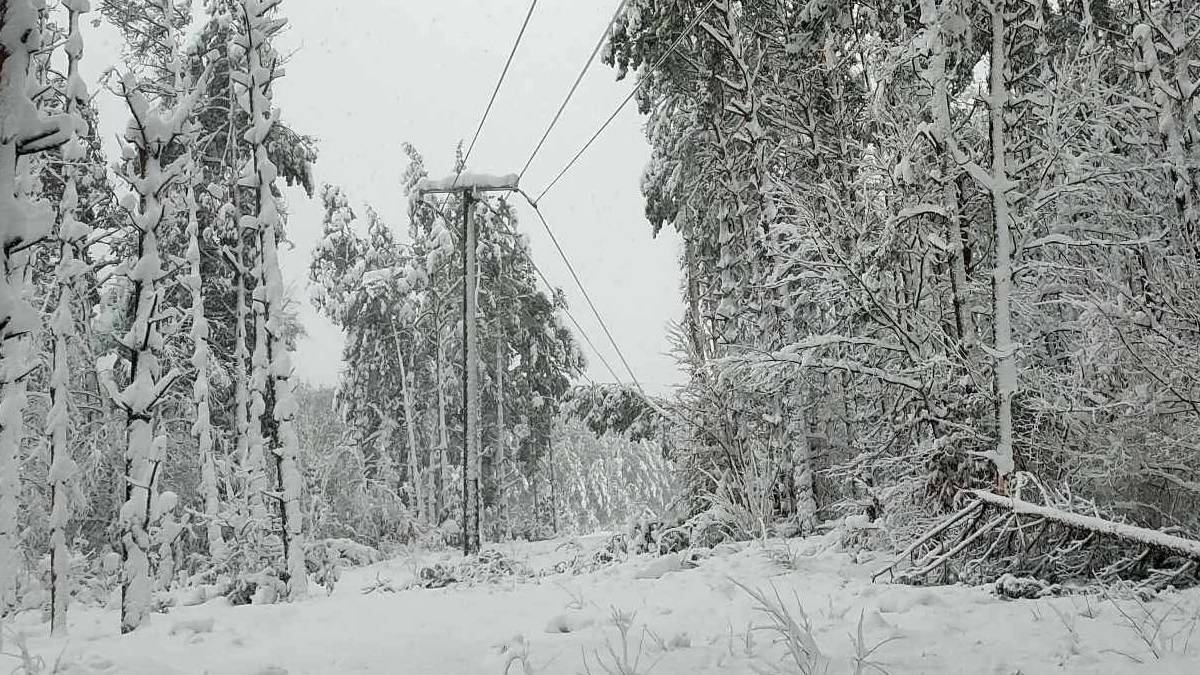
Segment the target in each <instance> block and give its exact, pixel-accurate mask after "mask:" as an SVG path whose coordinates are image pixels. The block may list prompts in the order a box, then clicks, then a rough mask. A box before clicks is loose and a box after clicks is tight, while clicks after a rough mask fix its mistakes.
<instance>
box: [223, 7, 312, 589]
mask: <svg viewBox="0 0 1200 675" xmlns="http://www.w3.org/2000/svg"><path fill="white" fill-rule="evenodd" d="M280 2H281V0H241V1H240V9H241V14H242V28H243V32H242V33H241V34H239V35H238V36H237V38H236V39H237V41H238V46H239V47H240V48H241V49H242V51H243V52H244V53H245V54H246V60H245V65H246V70H245V71H244V72H241V73H239V74H238V77H239V79H240V83H241V84H242V86H243V87H245V89H246V91H245V94H246V95H245V97H244V98H243V99H241V100H243V102H244V108H245V112H246V113H248V114H249V116H250V124H249V128H248V129H246V131H245V134H244V139H245V140H246V141H247V143H248V145H249V147H250V148H251V157H250V160H249V161H248V163H247V166H246V169H245V170H244V171H243V172H242V176H243V179H242V184H243V185H245V186H246V187H250V188H252V189H253V191H254V194H255V204H254V213H253V215H248V216H245V217H244V218H243V223H244V225H245V227H246V229H248V230H251V231H254V232H257V234H258V245H259V251H258V253H259V257H258V260H257V261H256V262H257V266H256V270H257V277H258V283H259V286H258V288H257V289H256V291H255V296H256V297H255V325H256V328H255V332H256V344H255V349H254V355H253V357H252V361H251V363H252V367H253V368H254V369H255V370H256V371H257V372H258V373H259V374H258V375H256V376H255V377H254V378H252V379H253V380H255V384H256V385H257V389H258V390H257V391H255V392H254V393H253V395H252V396H253V401H252V403H251V417H252V419H251V424H252V425H253V424H254V423H255V421H257V422H258V423H260V424H261V428H262V431H263V444H264V447H265V450H267V451H269V452H270V453H271V456H272V457H273V458H274V467H273V469H274V471H273V472H272V473H273V474H274V475H273V478H274V484H275V491H274V492H275V494H274V497H275V498H276V499H277V500H278V502H279V516H280V525H281V536H282V540H283V542H282V543H283V556H284V565H283V568H284V569H283V575H282V576H284V577H286V581H287V589H288V596H289V597H290V598H292V599H299V598H302V597H304V596H305V595H306V594H307V593H308V573H307V570H306V567H305V557H304V527H303V513H302V510H301V507H300V496H301V492H302V487H303V477H302V476H301V474H300V469H299V466H298V465H297V456H298V454H299V442H298V439H297V436H296V430H295V416H296V402H295V398H294V392H293V385H294V383H293V380H292V377H293V368H292V364H291V357H290V355H289V354H288V349H287V344H286V342H285V339H284V320H283V308H284V286H283V275H282V273H281V271H280V267H279V250H278V236H279V230H280V229H281V228H282V225H283V221H282V216H281V214H280V212H279V205H278V203H277V202H276V199H275V196H274V194H273V193H272V189H273V186H274V184H275V180H276V178H277V177H278V174H279V172H278V169H277V167H276V166H275V164H274V163H273V162H272V161H271V158H270V156H269V154H268V151H267V137H268V136H269V134H270V132H271V129H272V128H273V127H274V126H275V123H276V122H277V121H278V119H279V110H278V109H275V108H272V106H271V103H272V84H273V82H274V80H275V79H276V78H277V77H279V76H280V75H281V74H282V73H281V71H280V70H279V57H278V55H277V54H276V53H275V51H274V49H273V48H272V47H271V44H270V40H271V38H272V37H273V36H274V35H276V34H277V33H278V32H279V31H280V30H281V29H282V28H283V27H284V26H285V25H286V20H285V19H282V18H279V17H277V16H275V11H276V10H277V9H278V6H279V4H280ZM239 98H240V97H239ZM264 374H265V380H264V378H263V375H264ZM251 450H252V451H253V448H252V449H251Z"/></svg>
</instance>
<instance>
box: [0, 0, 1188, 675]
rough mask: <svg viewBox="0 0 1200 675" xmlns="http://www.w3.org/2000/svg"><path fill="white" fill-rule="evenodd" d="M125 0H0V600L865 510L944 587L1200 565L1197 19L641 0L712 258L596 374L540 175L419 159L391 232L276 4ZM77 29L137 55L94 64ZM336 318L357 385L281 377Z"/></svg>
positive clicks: (414, 153)
mask: <svg viewBox="0 0 1200 675" xmlns="http://www.w3.org/2000/svg"><path fill="white" fill-rule="evenodd" d="M96 5H97V6H95V7H93V6H91V3H89V2H88V0H62V1H61V2H49V1H47V0H0V17H2V20H3V23H2V24H0V256H2V258H0V272H2V273H0V617H11V616H16V615H17V614H20V613H21V612H28V611H37V612H41V613H43V614H44V615H45V618H46V620H47V621H49V622H50V625H51V626H52V628H53V631H54V632H56V633H58V632H60V631H61V630H65V627H66V616H67V613H68V611H69V609H68V608H69V605H71V604H75V603H78V604H83V605H99V606H104V605H105V604H107V603H116V605H115V606H117V607H119V610H120V629H121V631H122V632H123V633H127V632H133V631H135V630H137V629H139V627H141V626H143V625H144V624H145V623H146V622H147V620H148V617H149V616H150V615H151V614H153V613H155V612H162V611H166V610H167V607H168V606H169V605H170V603H171V600H170V598H171V597H172V593H175V592H177V591H179V590H180V589H187V588H200V587H203V588H205V589H208V590H205V591H204V593H211V594H213V595H215V596H220V597H225V598H228V599H229V600H230V602H232V603H233V604H247V603H255V604H272V603H276V602H282V601H298V600H300V599H302V598H304V597H306V596H308V595H310V594H311V593H313V592H314V588H315V586H316V585H318V584H319V585H323V586H326V587H327V590H328V591H329V592H332V589H333V585H334V582H335V581H336V580H337V577H338V573H337V569H338V568H340V567H343V566H349V565H357V564H364V563H365V562H377V561H378V560H380V559H381V558H382V557H384V556H386V555H390V554H392V553H395V552H396V551H400V550H414V549H420V550H432V551H442V550H447V549H448V548H450V547H456V548H461V549H462V551H463V554H464V555H465V556H468V557H470V556H475V559H476V560H484V561H491V562H489V563H488V564H494V561H495V555H498V554H496V553H494V550H493V551H491V552H489V548H488V547H489V545H492V544H496V543H500V542H512V541H516V540H522V541H540V540H547V539H552V538H554V537H557V536H560V535H563V534H581V535H582V534H587V533H591V532H596V531H625V533H624V534H620V535H617V536H615V537H614V538H613V540H612V541H611V542H610V543H609V545H608V555H609V556H610V558H611V559H613V560H615V559H616V558H617V557H619V556H620V555H636V554H638V553H641V552H646V551H649V552H651V553H653V554H655V555H667V554H673V553H679V552H680V551H689V552H694V551H695V550H697V549H703V550H706V551H707V550H711V549H713V547H716V546H718V545H720V544H721V543H723V542H739V541H748V540H760V541H765V540H767V539H772V538H785V539H786V538H795V537H800V536H810V535H821V534H822V533H826V532H829V531H831V530H836V531H838V532H840V533H841V534H840V535H839V536H840V537H841V542H842V543H843V544H844V545H846V546H848V547H851V548H870V549H878V550H881V551H889V552H897V551H902V552H903V553H902V554H901V555H899V556H897V557H896V561H895V562H893V563H891V564H890V565H889V567H888V568H887V569H886V571H888V572H892V573H893V574H896V575H899V578H900V580H902V581H908V582H912V583H919V584H920V583H932V582H936V581H938V580H941V581H964V582H968V583H991V582H995V581H996V580H997V579H999V578H1002V577H1003V576H1004V575H1010V576H1011V575H1018V576H1020V577H1021V578H1028V579H1033V580H1035V581H1036V583H1038V584H1041V585H1042V586H1041V587H1048V585H1050V584H1078V585H1080V586H1090V585H1094V584H1100V585H1105V584H1109V585H1111V584H1113V583H1117V582H1122V583H1125V582H1130V583H1134V584H1137V585H1139V586H1140V587H1143V588H1151V589H1154V590H1160V589H1163V588H1167V587H1169V586H1172V587H1181V586H1189V585H1193V584H1194V583H1195V582H1196V581H1197V579H1200V568H1198V564H1200V544H1198V543H1196V542H1197V540H1198V539H1200V520H1198V516H1197V513H1198V510H1197V507H1198V506H1200V438H1198V437H1197V434H1196V430H1197V429H1198V428H1200V360H1198V356H1197V354H1198V353H1200V351H1198V350H1200V159H1198V158H1200V4H1197V3H1194V2H1183V1H1179V0H1057V1H1055V0H987V1H983V2H974V1H971V0H902V1H899V2H871V1H866V0H863V1H859V0H846V1H845V2H835V1H826V0H806V1H798V2H792V1H784V0H771V1H762V2H737V1H735V0H625V1H624V2H621V3H620V6H619V7H618V10H617V13H616V15H615V17H614V19H613V22H612V24H611V25H610V26H609V29H608V31H607V32H606V33H605V38H604V39H603V41H602V43H601V44H602V49H601V50H599V51H598V54H599V56H600V59H601V60H602V61H603V62H604V63H605V64H606V65H607V66H609V67H610V68H611V70H610V71H609V72H608V74H609V75H613V76H615V77H616V78H617V79H618V80H626V79H628V80H631V81H632V82H633V84H632V86H633V87H634V89H633V92H634V95H633V96H632V97H631V100H632V101H636V103H637V105H638V108H639V112H640V114H641V116H642V119H643V121H644V125H645V126H644V128H645V133H646V138H647V141H648V143H649V146H650V149H651V160H650V162H649V164H648V165H647V167H646V169H645V172H644V175H643V177H642V182H641V185H642V196H643V197H644V203H645V216H646V219H647V221H648V225H649V228H648V229H649V232H648V234H649V235H653V236H658V235H659V234H661V233H662V232H664V231H666V230H668V229H669V230H673V231H674V232H675V233H677V234H678V236H679V237H680V238H681V240H682V242H683V246H682V250H681V254H680V256H679V260H678V262H679V271H680V278H681V284H680V288H679V292H680V294H681V296H682V299H683V307H684V313H683V315H682V316H679V317H664V318H663V321H664V324H667V323H668V322H670V326H671V338H672V341H673V345H674V350H675V351H674V356H675V358H676V359H677V361H678V363H679V366H680V369H681V371H682V378H683V381H682V383H681V384H680V385H679V386H678V387H676V388H675V389H674V390H673V391H671V392H670V393H669V394H666V395H650V394H648V393H647V392H646V391H644V390H643V389H642V388H641V386H640V385H639V384H638V383H637V382H636V380H635V381H633V382H628V383H620V382H596V381H592V380H591V379H590V378H589V377H588V376H587V374H586V373H587V372H588V371H587V360H586V359H585V349H584V347H585V342H587V341H588V340H587V336H586V335H583V334H580V331H579V328H578V324H576V323H575V319H574V317H573V316H571V314H570V308H569V307H568V306H567V300H566V297H567V296H566V294H565V293H564V292H563V291H562V290H560V289H558V288H555V287H554V286H553V285H552V284H550V282H549V281H547V280H546V278H545V277H544V276H543V274H542V271H541V270H540V269H539V268H538V266H537V264H536V263H535V262H534V255H533V249H532V245H531V243H530V239H529V237H528V235H527V234H526V233H525V232H524V231H523V229H522V228H523V223H522V222H521V219H520V218H519V217H518V212H519V208H524V206H525V204H524V202H528V203H529V205H530V206H532V208H533V209H534V210H535V211H536V209H537V206H538V205H537V203H536V201H535V200H533V199H530V198H529V197H528V195H526V194H525V193H523V192H519V191H514V192H512V193H511V194H501V193H491V192H489V193H486V194H485V193H482V192H474V193H473V192H471V189H472V188H470V186H468V189H467V191H466V192H464V191H462V190H460V191H458V192H454V191H453V190H450V191H449V194H437V195H432V194H428V192H429V190H428V187H429V186H430V185H432V184H435V183H436V181H432V182H431V180H430V179H431V178H432V179H440V178H442V177H441V176H430V175H429V171H428V170H427V168H426V161H425V158H424V156H423V155H422V154H421V151H420V150H419V149H418V147H417V146H416V145H405V146H404V147H403V148H402V149H401V153H400V154H401V155H402V157H403V159H402V161H401V162H400V163H399V167H398V168H397V169H396V171H395V173H396V174H397V175H396V182H397V185H398V190H399V191H400V192H402V193H403V195H404V198H405V203H406V205H407V213H406V216H407V218H406V222H399V223H395V222H392V223H389V222H385V221H384V218H383V217H382V216H381V215H379V213H377V212H376V211H375V210H374V209H372V208H370V207H365V208H362V207H358V206H356V204H357V202H355V201H354V200H353V197H352V195H349V194H347V192H346V191H345V190H343V189H342V188H341V187H338V186H336V185H328V184H324V185H322V184H318V183H317V181H316V180H315V179H314V175H315V174H314V165H316V163H317V162H318V154H319V152H318V151H319V149H320V148H319V146H320V144H319V142H318V140H317V137H318V136H319V134H320V131H321V130H320V129H294V128H292V126H290V125H289V123H288V119H287V111H286V110H283V111H281V110H280V108H279V107H278V106H277V105H276V103H275V99H274V87H275V84H276V82H277V81H279V79H280V78H284V77H286V76H287V71H286V68H285V65H286V58H285V57H284V55H282V54H281V53H280V52H279V51H278V47H277V40H278V37H279V35H280V34H281V32H282V31H284V30H285V29H286V26H287V21H286V18H285V14H286V6H285V3H283V2H281V0H207V1H206V2H204V3H195V4H193V3H192V2H191V1H190V0H184V1H183V2H178V1H176V0H101V1H99V2H98V3H96ZM535 5H536V3H535ZM531 14H532V10H531ZM92 15H97V16H98V19H97V20H100V19H102V20H103V21H105V22H107V23H108V24H111V25H112V26H115V27H116V28H117V29H118V30H119V32H120V34H121V37H122V39H123V41H124V58H123V62H122V63H120V64H116V65H115V66H114V67H113V68H111V69H110V70H108V71H106V74H105V76H104V78H103V79H102V81H100V82H98V83H88V82H85V81H84V78H83V77H82V76H81V75H80V64H81V62H82V61H83V60H84V59H85V58H87V56H86V52H87V50H86V47H87V45H86V44H85V39H84V31H82V30H81V22H86V21H89V20H90V17H91V16H92ZM526 21H527V22H528V18H527V19H526ZM518 43H519V40H518ZM514 50H515V48H514ZM590 64H591V62H590V61H589V65H590ZM506 72H507V68H506ZM585 72H586V68H585ZM581 77H582V76H581ZM576 86H578V82H576ZM572 93H574V90H572ZM101 95H103V96H111V97H115V98H116V99H119V100H120V101H121V102H122V103H123V106H124V111H123V114H125V115H126V116H127V123H124V122H123V124H124V127H123V132H122V134H121V136H120V138H119V142H118V148H119V150H118V152H119V154H118V155H117V156H113V157H110V156H107V155H108V154H110V152H108V151H106V148H107V147H108V146H107V145H106V143H107V142H108V141H106V140H105V139H103V138H102V137H101V133H100V120H99V115H100V112H99V107H98V105H97V103H96V101H97V97H98V96H101ZM569 99H570V96H568V100H569ZM565 107H566V104H565V103H564V109H565ZM562 113H563V110H561V109H560V110H559V115H561V114H562ZM555 121H556V122H557V117H556V118H555ZM610 121H611V120H610ZM481 128H482V124H481ZM551 128H553V124H552V125H551ZM601 131H603V128H602V129H601ZM548 134H549V131H547V135H548ZM594 140H595V138H593V141H594ZM544 141H545V139H543V142H544ZM589 145H590V143H589ZM539 148H540V146H539ZM586 149H587V147H586V146H585V150H586ZM437 150H438V151H445V152H446V154H447V155H450V154H451V152H454V162H453V164H454V167H455V169H454V170H455V174H454V176H452V177H451V179H450V180H451V183H449V185H450V186H451V187H455V186H456V185H457V183H458V182H459V180H460V179H464V178H465V177H467V176H469V175H471V174H470V173H469V171H470V169H471V168H472V167H471V166H470V158H469V155H470V149H468V150H467V151H466V152H464V151H463V148H462V146H460V147H459V148H457V150H456V151H455V149H445V148H442V149H437ZM535 154H536V151H535ZM576 159H578V157H577V158H576ZM568 168H570V167H568ZM561 177H562V176H561V174H560V176H559V178H561ZM466 180H467V182H470V179H466ZM556 180H557V179H556ZM284 186H298V187H300V188H303V191H304V193H305V194H306V195H307V197H308V198H309V199H312V200H316V201H317V202H318V203H320V204H321V205H322V206H323V212H324V217H323V220H322V222H320V223H317V222H311V223H308V222H298V221H297V220H296V219H295V218H292V217H291V216H290V213H289V209H288V204H287V200H286V199H285V198H284V193H283V187H284ZM443 192H445V191H443ZM543 194H544V193H543ZM464 201H469V203H464ZM468 212H470V213H473V214H474V215H473V218H474V221H472V222H474V223H476V224H478V231H479V233H480V236H479V241H478V245H477V247H476V248H475V249H474V251H472V252H471V255H469V256H468V255H467V250H466V246H465V244H464V243H463V241H464V237H465V231H466V227H465V224H466V223H465V222H464V215H463V214H464V213H468ZM538 216H539V217H541V216H540V212H539V213H538ZM543 222H544V221H543ZM547 227H548V226H547ZM295 228H305V229H311V230H314V231H316V230H319V231H320V232H321V236H320V244H319V245H318V246H317V247H316V250H315V251H314V252H313V254H312V256H311V260H310V261H308V262H309V264H308V271H309V274H308V279H307V282H308V288H309V289H310V290H311V297H306V296H305V295H303V294H296V293H293V292H291V291H290V290H289V287H288V286H287V284H285V282H284V278H283V273H282V271H281V266H280V251H281V248H282V247H285V246H286V245H287V243H288V241H289V232H291V231H294V229H295ZM555 243H556V245H557V241H556V242H555ZM469 263H470V264H474V265H475V268H474V270H475V271H476V272H477V275H478V283H477V284H476V285H475V287H474V288H468V287H467V286H466V282H465V280H464V270H465V269H466V266H467V265H468V264H469ZM468 297H470V298H471V301H472V305H473V306H477V309H478V316H477V317H475V318H474V319H471V320H470V321H468V319H467V318H465V315H464V310H465V309H466V305H467V298H468ZM309 302H311V303H312V304H313V306H315V307H316V308H317V310H318V311H319V312H320V313H321V315H323V316H324V317H325V318H327V319H328V320H329V321H331V322H332V323H333V324H334V325H336V326H337V327H338V328H339V329H340V330H341V331H342V332H343V334H344V335H345V347H344V350H343V353H342V354H341V359H342V360H343V361H344V369H343V372H342V375H341V378H340V381H339V383H338V385H337V387H336V388H335V389H329V388H322V387H319V386H313V385H308V384H305V383H303V382H300V381H299V377H298V376H297V375H296V368H295V364H294V363H293V359H292V351H293V350H294V347H295V345H296V341H297V339H298V338H299V337H300V336H302V335H303V334H304V331H305V326H304V325H302V322H301V321H300V319H299V313H298V309H297V307H298V303H309ZM590 302H591V300H590V298H589V304H590ZM594 309H595V308H594V307H593V310H594ZM468 323H470V326H468ZM610 337H611V336H610ZM468 340H470V342H471V344H472V345H477V346H478V358H477V359H473V361H474V362H471V363H469V362H468V360H467V359H466V358H465V355H466V354H468V353H474V352H469V351H468V349H467V342H468ZM601 358H603V357H601ZM470 401H477V402H478V403H477V405H476V406H475V407H474V408H472V406H470V405H468V403H469V402H470ZM472 415H474V416H477V417H476V418H473V419H478V421H479V424H478V425H477V426H475V427H472V428H474V432H473V433H474V434H476V438H474V440H473V441H471V440H470V439H468V438H467V433H468V432H467V431H466V429H467V427H465V426H464V424H463V420H466V419H467V418H468V417H469V416H472ZM1027 531H1029V532H1027ZM689 555H692V553H689ZM487 556H492V557H490V558H489V557H487ZM906 558H907V559H909V560H910V562H911V563H912V564H910V565H909V566H908V567H907V569H901V568H903V567H904V564H903V560H904V559H906ZM607 560H609V559H607V558H606V559H605V560H603V561H602V560H600V559H599V558H597V559H596V562H597V564H599V563H601V562H605V561H607ZM431 569H432V568H431ZM883 571H885V570H881V571H880V572H881V573H882V572H883ZM431 574H433V572H431ZM939 574H940V576H938V575H939ZM117 595H119V599H118V600H114V599H113V598H115V597H117ZM860 630H861V625H860ZM564 632H566V631H564ZM860 639H861V635H860ZM622 672H625V671H622ZM630 672H632V671H630Z"/></svg>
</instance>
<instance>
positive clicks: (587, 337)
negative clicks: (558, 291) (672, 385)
mask: <svg viewBox="0 0 1200 675" xmlns="http://www.w3.org/2000/svg"><path fill="white" fill-rule="evenodd" d="M525 257H526V259H528V260H529V264H530V265H532V266H533V269H534V271H535V272H537V274H538V276H539V277H541V279H542V283H543V284H545V285H546V288H547V289H549V291H550V297H554V291H555V288H554V285H553V284H551V283H550V280H549V279H547V278H546V275H545V274H543V273H542V270H541V268H539V267H538V266H537V263H535V262H534V261H533V256H532V255H530V254H528V253H526V255H525ZM559 309H561V310H562V311H563V314H566V315H567V318H568V319H570V320H571V323H572V324H574V326H575V330H577V331H579V334H580V335H581V336H583V340H584V342H587V344H588V346H589V347H591V348H592V351H593V352H595V354H596V358H598V359H600V363H602V364H604V368H605V369H606V370H607V371H608V374H609V375H612V378H613V380H614V381H616V383H617V384H619V385H621V386H624V385H625V383H624V382H622V381H621V376H620V375H617V371H616V370H613V367H612V366H611V365H609V363H608V359H606V358H604V354H603V353H601V352H600V350H599V349H597V348H596V343H595V342H592V337H591V336H590V335H588V332H587V331H585V330H584V329H583V326H581V325H579V321H578V320H577V319H576V318H575V315H574V314H572V313H571V310H569V309H567V308H566V307H560V308H559ZM585 376H586V374H585ZM589 379H591V378H589ZM593 384H595V383H594V382H593Z"/></svg>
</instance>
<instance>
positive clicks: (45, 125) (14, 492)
mask: <svg viewBox="0 0 1200 675" xmlns="http://www.w3.org/2000/svg"><path fill="white" fill-rule="evenodd" d="M44 6H45V4H44V2H41V1H40V0H7V1H6V2H3V3H0V611H2V610H3V608H5V607H7V606H8V604H9V603H11V602H12V601H13V600H15V597H14V590H15V588H14V584H15V581H16V573H17V570H18V569H19V566H20V551H19V545H20V532H19V530H18V517H17V510H18V500H19V498H20V493H21V482H20V475H21V473H20V459H21V458H20V452H21V440H22V437H23V433H24V419H23V415H24V412H25V405H26V400H27V395H26V380H27V377H28V376H29V374H30V372H31V371H32V370H33V369H34V367H35V362H34V360H33V358H32V354H31V352H30V344H29V343H30V335H31V334H32V333H33V332H34V331H35V330H36V329H37V324H38V317H37V314H36V312H35V311H34V309H33V307H31V306H30V304H29V301H28V297H27V291H28V278H27V265H28V260H29V250H30V248H31V247H32V246H34V245H35V244H37V242H39V241H41V240H42V239H43V238H44V237H46V236H47V235H48V234H50V231H51V228H52V226H53V223H54V211H53V209H52V208H51V206H50V205H48V204H45V203H39V202H37V201H35V200H32V199H30V197H29V195H28V192H29V185H30V181H31V179H32V177H31V176H30V174H29V169H30V167H29V165H28V163H27V161H26V160H23V159H22V158H27V157H28V156H30V155H33V154H36V153H39V152H42V151H44V150H48V149H50V148H54V147H57V146H59V145H62V144H63V143H65V142H66V141H67V139H69V138H70V136H71V134H72V132H73V130H74V128H75V126H74V124H73V123H72V120H71V118H70V117H68V116H66V115H55V116H53V117H46V116H43V115H41V114H40V113H39V111H38V109H37V107H36V106H35V105H34V103H33V101H31V100H30V96H29V94H30V91H29V65H30V59H31V55H32V54H34V53H35V52H37V51H38V50H40V49H41V48H42V44H41V34H40V31H39V23H38V12H39V11H40V10H41V9H43V8H44Z"/></svg>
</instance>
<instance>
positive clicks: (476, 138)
mask: <svg viewBox="0 0 1200 675" xmlns="http://www.w3.org/2000/svg"><path fill="white" fill-rule="evenodd" d="M537 4H538V0H533V2H532V3H531V4H530V5H529V13H528V14H526V15H525V22H524V23H522V24H521V31H520V32H519V33H517V40H516V42H514V43H513V47H512V51H511V52H509V54H508V61H505V63H504V70H502V71H501V72H500V79H499V80H497V81H496V88H495V89H493V90H492V98H491V99H490V100H489V101H488V104H487V108H485V109H484V111H483V117H481V118H480V119H479V126H478V127H476V129H475V136H474V137H473V138H472V139H471V144H470V145H469V146H467V154H466V155H464V156H463V165H464V166H465V165H466V163H467V160H468V159H470V157H471V152H472V151H473V150H474V149H475V143H476V142H478V141H479V135H480V134H481V133H483V125H484V124H485V123H487V118H488V115H490V114H491V112H492V106H493V105H495V103H496V97H497V96H498V95H499V94H500V87H501V86H502V85H503V84H504V78H505V77H506V76H507V75H508V69H509V67H510V66H512V62H513V58H514V57H516V55H517V48H518V47H520V46H521V38H523V37H525V29H526V28H528V27H529V20H530V19H531V18H533V10H534V9H537ZM457 182H458V179H457V178H456V179H455V183H457Z"/></svg>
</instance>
